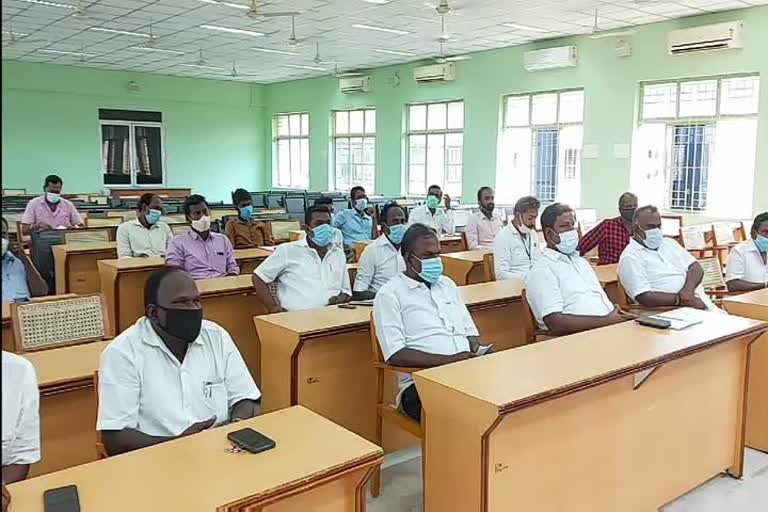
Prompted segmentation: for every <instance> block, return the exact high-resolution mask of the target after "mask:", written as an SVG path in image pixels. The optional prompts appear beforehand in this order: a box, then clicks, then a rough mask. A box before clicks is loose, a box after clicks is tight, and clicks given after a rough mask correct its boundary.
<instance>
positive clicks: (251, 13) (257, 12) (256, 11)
mask: <svg viewBox="0 0 768 512" xmlns="http://www.w3.org/2000/svg"><path fill="white" fill-rule="evenodd" d="M299 14H301V13H300V12H299V11H288V12H262V10H261V7H260V6H259V3H258V2H257V1H256V0H251V4H250V5H249V6H248V12H246V13H245V15H246V16H248V17H249V18H251V19H252V20H255V19H258V18H281V17H287V16H298V15H299Z"/></svg>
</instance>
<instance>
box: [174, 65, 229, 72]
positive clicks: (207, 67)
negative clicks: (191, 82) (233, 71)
mask: <svg viewBox="0 0 768 512" xmlns="http://www.w3.org/2000/svg"><path fill="white" fill-rule="evenodd" d="M179 65H180V66H186V67H188V68H199V69H213V70H216V71H226V68H222V67H221V66H206V65H205V64H179Z"/></svg>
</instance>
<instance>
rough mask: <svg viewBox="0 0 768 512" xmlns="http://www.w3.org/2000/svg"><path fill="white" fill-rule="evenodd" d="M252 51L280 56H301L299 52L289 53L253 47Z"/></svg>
mask: <svg viewBox="0 0 768 512" xmlns="http://www.w3.org/2000/svg"><path fill="white" fill-rule="evenodd" d="M251 50H253V51H257V52H262V53H276V54H278V55H294V56H295V55H299V54H298V53H297V52H289V51H288V50H274V49H272V48H259V47H253V48H251Z"/></svg>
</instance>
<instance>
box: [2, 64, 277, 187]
mask: <svg viewBox="0 0 768 512" xmlns="http://www.w3.org/2000/svg"><path fill="white" fill-rule="evenodd" d="M131 80H133V81H135V82H136V83H138V84H139V86H140V87H141V91H140V92H138V93H129V92H128V91H127V88H126V85H127V84H128V82H129V81H131ZM263 89H264V87H263V86H261V85H251V84H244V83H239V82H225V81H214V80H196V79H185V78H174V77H165V76H159V75H151V74H142V73H130V72H114V71H102V70H93V69H85V68H76V67H70V66H59V65H49V64H34V63H23V62H12V61H3V80H2V122H3V130H2V133H3V135H2V165H3V180H2V181H3V188H26V189H28V190H30V191H38V190H40V189H41V187H42V179H43V177H44V176H45V175H46V174H48V173H49V172H55V173H57V174H59V175H61V177H62V178H63V179H64V186H65V191H68V192H96V191H99V190H101V188H102V186H101V183H102V181H101V170H100V147H99V142H100V135H99V129H98V126H99V125H98V109H99V108H117V109H134V110H156V111H161V112H162V113H163V122H164V127H165V151H166V186H168V187H191V188H192V189H193V190H194V191H196V192H200V193H203V194H205V195H207V196H209V197H210V198H211V199H212V200H229V194H230V192H231V191H232V190H233V189H234V188H236V187H238V186H242V187H245V188H249V189H251V190H254V189H263V188H265V187H268V186H269V183H268V182H266V181H265V180H264V176H265V172H264V168H263V167H264V162H265V159H266V157H265V154H264V144H263V141H264V137H265V134H264V132H263V130H264V127H265V124H264V106H263Z"/></svg>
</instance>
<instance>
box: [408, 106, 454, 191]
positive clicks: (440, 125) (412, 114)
mask: <svg viewBox="0 0 768 512" xmlns="http://www.w3.org/2000/svg"><path fill="white" fill-rule="evenodd" d="M407 121H408V130H407V132H408V137H407V144H408V146H407V151H408V159H407V162H408V172H407V175H408V183H407V189H408V195H414V196H421V195H424V194H426V193H427V187H429V186H430V185H440V187H442V189H443V191H444V192H445V193H447V194H449V195H451V196H455V197H458V196H461V190H462V188H461V179H462V168H463V162H464V102H463V101H451V102H442V103H427V104H424V103H422V104H416V105H408V119H407Z"/></svg>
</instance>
